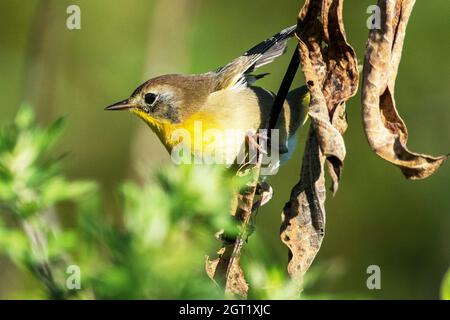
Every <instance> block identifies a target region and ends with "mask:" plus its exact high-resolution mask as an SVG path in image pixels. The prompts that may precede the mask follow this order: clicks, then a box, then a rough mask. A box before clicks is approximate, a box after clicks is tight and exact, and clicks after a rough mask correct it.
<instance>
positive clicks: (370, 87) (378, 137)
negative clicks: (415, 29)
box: [362, 0, 448, 179]
mask: <svg viewBox="0 0 450 320" xmlns="http://www.w3.org/2000/svg"><path fill="white" fill-rule="evenodd" d="M414 3H415V1H414V0H379V1H378V6H379V7H380V9H381V14H382V17H381V23H382V26H381V29H380V30H377V29H373V30H371V31H370V33H369V40H368V43H367V47H366V55H365V59H364V71H363V75H364V78H363V91H362V116H363V125H364V131H365V133H366V137H367V140H368V142H369V145H370V147H371V148H372V150H373V151H374V152H375V153H376V154H377V155H379V156H380V157H381V158H383V159H385V160H386V161H388V162H390V163H392V164H394V165H396V166H397V167H399V168H400V170H401V171H402V173H403V174H404V175H405V177H406V178H408V179H424V178H427V177H428V176H430V175H431V174H433V173H434V172H435V171H436V170H437V169H438V168H439V167H440V166H441V165H442V164H443V163H444V161H445V160H446V159H447V157H448V156H440V157H431V156H428V155H425V154H419V153H415V152H411V151H409V150H408V148H407V146H406V144H407V142H408V130H407V127H406V124H405V123H404V121H403V119H402V118H401V117H400V115H399V114H398V112H397V108H396V103H395V99H394V89H395V80H396V77H397V72H398V66H399V64H400V59H401V55H402V49H403V41H404V38H405V32H406V26H407V23H408V20H409V16H410V15H411V12H412V9H413V6H414Z"/></svg>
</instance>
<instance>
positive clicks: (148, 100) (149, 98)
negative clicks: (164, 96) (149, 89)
mask: <svg viewBox="0 0 450 320" xmlns="http://www.w3.org/2000/svg"><path fill="white" fill-rule="evenodd" d="M157 98H158V96H157V95H156V94H154V93H147V94H146V95H145V96H144V101H145V103H146V104H148V105H150V106H151V105H153V104H154V103H155V101H156V99H157Z"/></svg>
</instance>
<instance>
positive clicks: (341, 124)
mask: <svg viewBox="0 0 450 320" xmlns="http://www.w3.org/2000/svg"><path fill="white" fill-rule="evenodd" d="M342 3H343V1H342V0H307V1H306V2H305V4H304V6H303V8H302V9H301V11H300V13H299V17H298V28H297V38H298V41H299V46H298V49H299V52H300V58H301V66H302V71H303V73H304V75H305V79H306V83H307V85H308V89H309V90H310V93H311V102H310V106H309V108H310V111H309V116H310V118H311V122H312V127H311V129H310V132H309V135H308V138H307V143H306V146H305V153H304V156H303V164H302V169H301V175H300V182H299V183H298V184H297V185H296V186H294V188H293V189H292V193H291V197H290V200H289V202H288V203H287V204H286V205H285V208H284V210H283V213H282V219H283V223H282V226H281V239H282V241H283V242H284V243H285V244H286V246H288V248H289V251H290V252H289V258H290V259H289V265H288V271H289V273H290V274H291V275H292V276H293V277H295V278H298V279H300V280H301V279H302V277H303V275H304V273H305V272H306V271H307V270H308V268H309V266H310V264H311V263H312V261H313V260H314V257H315V256H316V254H317V252H318V251H319V248H320V245H321V243H322V239H323V236H324V229H325V207H324V203H325V198H326V191H325V178H324V165H325V162H327V163H328V168H329V169H330V176H331V178H332V179H333V184H332V191H333V193H334V192H336V190H337V188H338V181H339V179H340V176H341V172H342V167H343V161H344V158H345V154H346V150H345V144H344V139H343V137H342V135H343V133H344V132H345V131H346V129H347V121H346V116H345V102H346V101H347V100H348V99H349V98H350V97H352V96H353V95H354V94H355V93H356V91H357V87H358V69H357V61H356V55H355V53H354V51H353V48H352V47H351V46H350V45H349V44H348V43H347V41H346V38H345V31H344V27H343V20H342Z"/></svg>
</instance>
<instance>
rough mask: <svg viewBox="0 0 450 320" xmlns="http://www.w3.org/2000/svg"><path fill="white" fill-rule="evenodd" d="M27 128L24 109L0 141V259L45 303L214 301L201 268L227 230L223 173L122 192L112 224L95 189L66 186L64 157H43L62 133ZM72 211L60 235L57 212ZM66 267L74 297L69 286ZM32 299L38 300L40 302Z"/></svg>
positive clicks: (229, 186)
mask: <svg viewBox="0 0 450 320" xmlns="http://www.w3.org/2000/svg"><path fill="white" fill-rule="evenodd" d="M64 123H65V122H64V120H63V119H59V120H57V121H56V122H55V123H54V124H52V125H51V126H50V127H49V128H47V129H42V128H39V127H38V126H36V125H35V124H34V115H33V112H32V109H31V108H30V107H29V106H24V107H22V108H21V110H20V112H19V113H18V114H17V116H16V119H15V121H14V123H12V124H9V125H6V126H4V127H3V128H2V130H1V133H0V177H1V179H0V213H1V215H0V217H1V219H0V253H2V254H4V255H6V256H8V257H9V258H10V260H11V261H13V262H14V263H15V264H16V265H17V266H18V267H20V268H22V269H23V270H28V271H30V272H31V273H32V274H34V275H35V276H36V278H37V279H38V280H39V281H40V282H41V283H42V284H43V285H44V287H46V289H47V296H48V297H50V298H68V297H78V298H98V299H110V298H112V299H114V298H125V299H132V298H219V297H222V293H221V292H220V290H218V288H217V287H216V286H215V285H213V283H212V282H211V281H210V280H209V279H208V278H207V276H206V274H205V272H204V260H205V257H206V255H207V254H210V253H213V252H214V249H215V248H216V247H217V245H218V242H217V240H216V239H215V237H214V232H215V231H217V230H220V229H227V230H229V231H230V230H234V228H235V226H234V225H233V223H232V220H231V219H230V216H229V213H228V210H229V208H228V207H229V203H230V199H231V195H232V190H233V188H235V187H236V185H235V183H234V182H232V181H231V180H230V179H229V178H228V177H227V176H226V174H225V173H224V172H223V170H222V169H220V168H217V167H202V166H189V167H179V168H173V167H172V168H165V169H161V170H159V171H157V172H156V173H155V174H153V175H152V176H151V177H150V179H149V182H148V183H145V184H144V185H136V184H134V183H131V182H126V183H124V184H123V185H122V187H121V188H120V195H121V203H122V204H123V214H122V215H121V216H120V217H119V219H117V220H119V221H115V220H114V221H113V217H112V216H111V215H107V214H105V213H104V210H103V208H102V204H101V201H100V199H99V196H98V192H97V187H96V184H95V183H93V182H89V181H68V180H67V179H66V178H64V176H63V175H62V174H61V169H62V165H61V164H62V163H61V162H62V161H61V160H62V159H63V158H62V157H58V158H51V157H49V154H50V151H51V147H52V146H54V145H55V143H56V142H57V140H58V138H59V137H60V135H61V133H62V130H63V128H64ZM66 201H70V202H72V203H74V204H76V205H77V207H78V209H77V211H78V215H77V217H78V219H77V224H76V226H75V228H73V229H68V228H64V229H62V228H61V226H60V225H59V223H58V220H59V218H63V217H59V215H58V213H57V209H58V206H57V205H58V204H59V203H61V202H66ZM69 265H77V266H79V267H80V270H81V279H82V280H81V285H82V288H81V290H70V289H68V288H67V287H66V279H67V277H68V276H69V275H68V274H66V273H65V271H66V269H67V267H68V266H69ZM37 296H39V293H37Z"/></svg>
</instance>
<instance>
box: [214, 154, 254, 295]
mask: <svg viewBox="0 0 450 320" xmlns="http://www.w3.org/2000/svg"><path fill="white" fill-rule="evenodd" d="M261 161H262V154H259V155H258V158H257V162H256V164H255V165H253V166H252V167H251V170H250V173H249V174H251V176H252V180H251V181H250V182H249V183H248V184H247V186H246V187H245V188H244V190H242V191H241V192H240V194H238V195H237V200H238V204H237V207H236V211H235V213H234V217H235V218H236V220H237V221H239V222H240V223H241V231H240V233H239V235H238V236H237V237H236V239H234V241H232V242H228V241H226V240H224V241H223V244H222V248H221V249H220V250H219V251H218V255H219V257H218V258H217V259H215V260H209V258H208V259H207V260H206V272H207V274H208V276H209V277H210V278H211V279H212V280H213V281H215V282H216V283H217V284H218V285H220V286H221V287H223V288H224V290H225V293H226V294H231V295H237V296H240V297H242V298H246V297H247V292H248V284H247V282H246V280H245V277H244V272H243V270H242V268H241V266H240V264H239V261H240V255H241V250H242V247H243V246H244V243H245V242H246V241H247V237H248V227H249V223H250V219H251V215H252V212H253V202H254V198H255V194H256V189H257V186H258V181H259V174H260V169H261Z"/></svg>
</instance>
